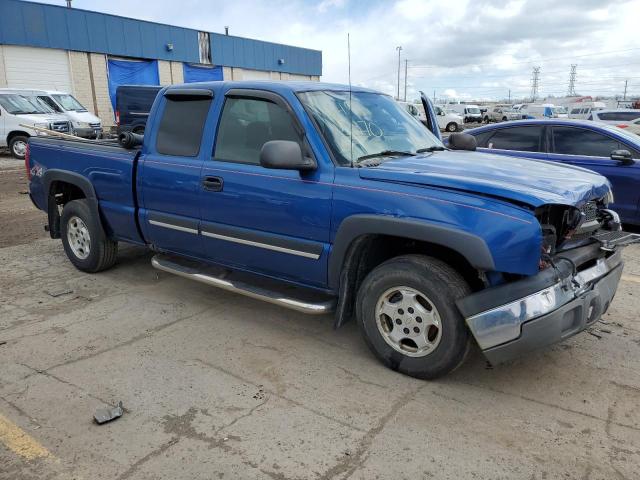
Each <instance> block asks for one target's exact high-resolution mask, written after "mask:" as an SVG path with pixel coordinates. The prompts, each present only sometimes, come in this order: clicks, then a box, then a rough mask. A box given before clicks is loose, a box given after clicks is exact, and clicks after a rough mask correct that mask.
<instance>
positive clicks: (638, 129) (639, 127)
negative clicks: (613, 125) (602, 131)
mask: <svg viewBox="0 0 640 480" xmlns="http://www.w3.org/2000/svg"><path fill="white" fill-rule="evenodd" d="M620 128H624V129H625V130H626V131H627V132H629V133H633V134H635V135H640V118H638V119H636V120H634V121H633V122H630V123H629V125H620Z"/></svg>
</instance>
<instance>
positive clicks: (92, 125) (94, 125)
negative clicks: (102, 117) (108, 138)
mask: <svg viewBox="0 0 640 480" xmlns="http://www.w3.org/2000/svg"><path fill="white" fill-rule="evenodd" d="M89 126H90V127H91V128H100V124H99V123H90V124H89Z"/></svg>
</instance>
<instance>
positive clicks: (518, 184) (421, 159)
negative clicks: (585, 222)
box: [360, 151, 610, 208]
mask: <svg viewBox="0 0 640 480" xmlns="http://www.w3.org/2000/svg"><path fill="white" fill-rule="evenodd" d="M360 177H361V178H363V179H367V180H376V181H383V182H395V183H407V184H414V185H424V186H430V187H438V188H446V189H452V190H459V191H465V192H470V193H477V194H481V195H485V196H491V197H499V198H503V199H506V200H510V201H514V202H518V203H524V204H527V205H530V206H532V207H534V208H535V207H539V206H541V205H544V204H547V203H557V204H562V205H572V206H578V207H579V206H580V205H581V204H583V203H585V202H587V201H589V200H593V199H595V198H602V197H604V196H605V195H606V194H607V193H608V192H609V190H610V186H609V181H608V180H607V179H606V178H605V177H603V176H602V175H599V174H597V173H595V172H592V171H590V170H586V169H584V168H580V167H573V166H565V165H558V164H557V163H552V162H547V161H543V160H532V159H524V158H517V157H507V156H502V155H492V154H487V153H479V152H468V151H442V152H435V153H432V154H424V155H417V156H415V157H402V158H396V159H391V160H385V161H384V162H383V163H382V164H380V165H379V166H377V167H363V168H361V169H360Z"/></svg>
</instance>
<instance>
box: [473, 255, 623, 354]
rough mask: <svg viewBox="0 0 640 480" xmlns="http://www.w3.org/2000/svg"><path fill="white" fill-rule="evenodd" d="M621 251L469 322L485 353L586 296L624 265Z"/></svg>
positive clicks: (476, 316) (478, 315)
mask: <svg viewBox="0 0 640 480" xmlns="http://www.w3.org/2000/svg"><path fill="white" fill-rule="evenodd" d="M621 257H622V254H621V251H620V250H618V251H617V252H616V253H615V254H613V255H611V256H610V257H609V258H607V259H604V258H601V259H600V260H598V262H597V263H596V265H594V266H593V267H591V268H587V269H586V270H583V271H582V272H579V273H578V274H576V275H575V276H572V277H568V278H565V279H563V280H561V281H559V282H558V283H556V284H554V285H552V286H550V287H548V288H545V289H543V290H540V291H538V292H535V293H532V294H531V295H528V296H526V297H524V298H521V299H519V300H515V301H513V302H510V303H507V304H505V305H500V306H498V307H495V308H492V309H490V310H486V311H484V312H481V313H477V314H475V315H473V316H471V317H467V318H466V322H467V325H468V326H469V329H470V330H471V331H472V333H473V335H474V337H475V338H476V341H477V342H478V345H479V346H480V348H481V349H482V350H485V349H487V348H491V347H495V346H497V345H501V344H503V343H506V342H509V341H511V340H514V339H516V338H518V337H519V336H520V332H521V327H522V324H523V323H525V322H528V321H529V320H533V319H534V318H538V317H541V316H543V315H546V314H548V313H551V312H553V311H554V310H557V309H558V308H560V307H562V306H563V305H565V304H567V303H569V302H570V301H572V300H573V299H575V298H576V297H578V296H580V295H581V294H583V293H584V292H585V291H587V290H589V289H590V288H591V287H592V283H593V282H594V281H596V280H598V279H599V278H602V277H604V276H605V275H607V274H608V273H609V272H611V271H612V270H613V269H614V268H616V267H617V266H618V265H619V264H620V262H621Z"/></svg>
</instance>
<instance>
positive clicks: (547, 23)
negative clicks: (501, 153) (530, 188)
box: [47, 0, 640, 99]
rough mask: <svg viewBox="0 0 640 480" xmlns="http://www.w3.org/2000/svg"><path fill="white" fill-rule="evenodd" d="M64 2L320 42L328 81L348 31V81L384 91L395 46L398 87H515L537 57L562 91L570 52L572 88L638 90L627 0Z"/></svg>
mask: <svg viewBox="0 0 640 480" xmlns="http://www.w3.org/2000/svg"><path fill="white" fill-rule="evenodd" d="M47 1H49V2H50V3H57V4H60V3H62V2H60V1H56V0H47ZM73 3H74V6H76V7H78V8H87V9H90V10H97V11H104V12H109V13H114V14H119V15H131V16H133V17H136V18H143V19H146V20H153V21H157V22H163V23H169V24H174V25H180V26H188V27H192V28H197V29H203V30H210V31H218V32H222V31H223V29H224V26H225V25H229V26H230V31H231V34H233V35H240V36H247V37H251V38H258V39H262V40H268V41H274V42H282V43H287V44H292V45H298V46H303V47H308V48H314V49H319V50H322V52H323V80H326V81H331V82H342V83H344V82H346V81H347V33H348V32H349V33H350V35H351V59H352V65H351V71H352V80H353V83H354V84H359V85H364V86H369V87H372V88H377V89H380V90H383V91H385V92H387V93H390V94H395V92H396V90H397V69H398V57H397V51H396V50H395V47H396V46H398V45H402V47H403V50H402V64H401V74H402V79H401V90H403V87H404V60H405V59H407V60H408V61H409V68H408V72H409V76H408V79H407V93H408V97H409V98H415V97H416V96H417V95H418V94H417V92H418V90H424V91H427V92H429V93H430V94H432V93H433V90H436V94H437V95H444V92H445V90H452V91H455V92H456V93H457V94H458V95H459V96H460V97H468V98H477V99H480V98H506V97H507V95H508V94H509V90H511V95H512V98H517V97H521V96H525V95H528V94H529V90H530V87H529V85H530V77H531V69H532V67H533V66H534V65H539V66H540V67H541V83H540V91H541V92H540V93H541V94H542V95H545V94H555V95H561V94H563V93H564V92H566V90H567V82H568V75H569V68H570V65H571V64H572V63H576V64H578V82H577V90H578V93H580V94H592V95H598V94H607V93H609V94H615V93H622V88H623V86H624V79H625V78H629V84H630V86H629V90H630V91H631V92H632V93H640V74H637V73H635V72H637V71H638V66H640V56H639V55H638V54H639V53H640V37H638V35H637V34H636V30H637V26H636V23H637V7H638V3H637V0H635V1H633V0H631V1H630V0H563V1H558V0H457V1H456V2H455V4H452V3H451V2H437V1H427V0H321V1H320V2H318V1H315V2H314V1H312V0H270V1H266V0H236V1H234V2H210V1H205V0H182V1H181V3H180V5H181V7H180V8H179V9H176V8H174V5H175V2H174V1H173V0H171V1H170V0H154V2H153V5H154V8H153V9H152V8H137V9H133V10H132V9H131V7H130V5H131V4H130V2H129V1H128V0H74V2H73ZM621 39H624V41H622V42H621V41H620V40H621ZM602 52H608V53H602ZM596 54H597V55H596ZM634 77H635V78H634ZM430 96H431V95H430Z"/></svg>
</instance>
